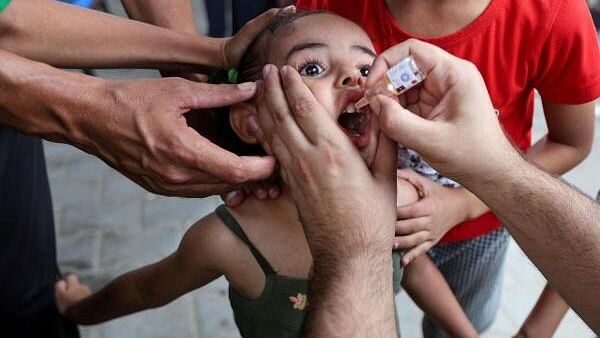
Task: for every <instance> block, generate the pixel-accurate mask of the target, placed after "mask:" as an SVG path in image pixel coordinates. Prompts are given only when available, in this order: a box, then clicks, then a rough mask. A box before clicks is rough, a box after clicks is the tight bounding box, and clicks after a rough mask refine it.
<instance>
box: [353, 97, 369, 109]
mask: <svg viewBox="0 0 600 338" xmlns="http://www.w3.org/2000/svg"><path fill="white" fill-rule="evenodd" d="M368 104H369V99H367V98H366V97H363V98H361V99H360V100H358V101H356V103H355V104H354V108H356V110H360V109H362V108H363V107H366V106H367V105H368Z"/></svg>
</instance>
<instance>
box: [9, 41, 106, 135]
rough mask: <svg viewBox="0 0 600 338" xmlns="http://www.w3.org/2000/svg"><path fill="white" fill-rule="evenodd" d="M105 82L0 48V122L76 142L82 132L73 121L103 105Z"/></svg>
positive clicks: (34, 132)
mask: <svg viewBox="0 0 600 338" xmlns="http://www.w3.org/2000/svg"><path fill="white" fill-rule="evenodd" d="M105 83H106V81H105V80H102V79H98V78H94V77H90V76H86V75H82V74H77V73H72V72H65V71H62V70H58V69H55V68H52V67H50V66H48V65H45V64H42V63H38V62H33V61H30V60H27V59H23V58H21V57H19V56H16V55H14V54H10V53H7V52H4V51H1V50H0V87H2V90H0V124H2V125H5V126H8V127H12V128H16V129H19V130H21V131H23V132H25V133H28V134H34V135H38V136H41V137H43V138H46V139H48V140H52V141H58V142H70V143H76V144H78V143H80V142H81V140H82V139H83V137H84V135H81V134H79V131H78V129H77V128H76V126H75V120H77V118H78V117H79V116H82V115H83V114H90V113H91V112H92V111H93V109H91V107H94V105H97V104H102V101H104V100H105V98H104V89H105Z"/></svg>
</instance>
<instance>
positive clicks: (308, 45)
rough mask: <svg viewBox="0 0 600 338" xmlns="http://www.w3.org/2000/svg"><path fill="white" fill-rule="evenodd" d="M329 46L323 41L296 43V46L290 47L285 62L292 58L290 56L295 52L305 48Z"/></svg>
mask: <svg viewBox="0 0 600 338" xmlns="http://www.w3.org/2000/svg"><path fill="white" fill-rule="evenodd" d="M328 47H329V46H327V45H326V44H324V43H322V42H307V43H300V44H297V45H295V46H294V47H292V49H290V51H289V52H288V53H287V56H286V57H285V62H286V63H287V61H288V60H289V59H290V57H291V56H292V55H294V54H295V53H298V52H299V51H302V50H305V49H317V48H328Z"/></svg>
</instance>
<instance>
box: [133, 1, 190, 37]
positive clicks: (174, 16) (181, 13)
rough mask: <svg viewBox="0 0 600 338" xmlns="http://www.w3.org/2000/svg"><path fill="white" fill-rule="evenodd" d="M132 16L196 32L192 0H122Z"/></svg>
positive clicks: (170, 27)
mask: <svg viewBox="0 0 600 338" xmlns="http://www.w3.org/2000/svg"><path fill="white" fill-rule="evenodd" d="M121 2H122V3H123V6H124V7H125V10H126V11H127V14H128V15H129V17H130V18H132V19H135V20H139V21H143V22H147V23H150V24H153V25H157V26H161V27H165V28H169V29H173V30H176V31H178V32H184V33H190V34H196V33H197V30H196V23H195V22H194V15H193V12H192V4H191V2H190V0H170V1H164V0H121Z"/></svg>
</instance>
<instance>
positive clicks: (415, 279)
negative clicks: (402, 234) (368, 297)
mask: <svg viewBox="0 0 600 338" xmlns="http://www.w3.org/2000/svg"><path fill="white" fill-rule="evenodd" d="M402 286H403V287H404V289H405V290H406V292H407V293H408V294H409V296H410V297H411V298H412V299H413V301H414V302H415V303H416V304H417V305H418V306H419V307H420V308H421V310H423V312H425V313H426V314H427V315H428V316H430V317H431V318H433V320H434V321H435V322H436V323H437V324H438V325H440V326H441V327H442V328H443V329H444V330H445V331H446V332H447V333H448V334H449V335H450V336H451V337H460V338H466V337H478V335H477V331H476V330H475V328H474V327H473V325H472V324H471V322H470V321H469V319H468V318H467V315H466V314H465V313H464V311H463V309H462V308H461V306H460V304H459V303H458V301H457V300H456V297H454V294H453V293H452V290H450V286H449V285H448V283H446V280H445V279H444V276H443V275H442V274H441V273H440V271H439V270H438V269H437V267H436V266H435V264H433V262H432V261H431V259H430V258H429V256H427V255H426V254H424V255H420V256H418V257H417V258H415V259H414V260H413V261H412V262H410V264H408V265H407V266H406V267H405V270H404V278H403V279H402Z"/></svg>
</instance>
